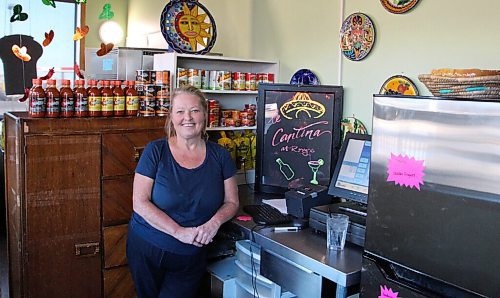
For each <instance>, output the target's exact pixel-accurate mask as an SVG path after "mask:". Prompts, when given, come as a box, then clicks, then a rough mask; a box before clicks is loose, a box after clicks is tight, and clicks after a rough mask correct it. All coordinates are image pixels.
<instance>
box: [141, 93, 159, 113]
mask: <svg viewBox="0 0 500 298" xmlns="http://www.w3.org/2000/svg"><path fill="white" fill-rule="evenodd" d="M155 112H156V99H155V98H149V97H143V98H142V99H140V101H139V116H142V117H151V116H154V115H155Z"/></svg>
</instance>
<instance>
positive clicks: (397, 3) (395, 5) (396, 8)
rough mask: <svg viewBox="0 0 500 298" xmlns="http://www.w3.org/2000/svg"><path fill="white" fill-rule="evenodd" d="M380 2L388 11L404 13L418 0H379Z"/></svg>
mask: <svg viewBox="0 0 500 298" xmlns="http://www.w3.org/2000/svg"><path fill="white" fill-rule="evenodd" d="M380 3H382V5H383V6H384V8H385V9H386V10H387V11H388V12H392V13H405V12H407V11H409V10H410V9H412V8H413V7H414V6H415V5H416V4H417V3H418V0H380Z"/></svg>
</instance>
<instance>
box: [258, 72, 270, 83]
mask: <svg viewBox="0 0 500 298" xmlns="http://www.w3.org/2000/svg"><path fill="white" fill-rule="evenodd" d="M256 81H257V85H258V84H259V83H274V73H258V74H257V77H256Z"/></svg>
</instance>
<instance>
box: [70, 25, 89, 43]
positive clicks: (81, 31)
mask: <svg viewBox="0 0 500 298" xmlns="http://www.w3.org/2000/svg"><path fill="white" fill-rule="evenodd" d="M89 30H90V28H89V26H87V25H85V26H83V27H82V28H80V27H76V29H75V34H73V40H74V41H78V40H80V39H82V38H84V37H85V36H86V35H87V33H89Z"/></svg>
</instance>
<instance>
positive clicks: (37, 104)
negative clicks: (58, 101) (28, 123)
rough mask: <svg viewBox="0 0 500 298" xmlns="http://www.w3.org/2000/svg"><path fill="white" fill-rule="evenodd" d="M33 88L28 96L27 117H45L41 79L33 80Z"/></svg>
mask: <svg viewBox="0 0 500 298" xmlns="http://www.w3.org/2000/svg"><path fill="white" fill-rule="evenodd" d="M32 82H33V87H31V90H30V96H29V112H28V114H29V116H30V117H34V118H41V117H45V110H46V103H45V92H44V91H43V88H42V80H41V79H33V80H32Z"/></svg>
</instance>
